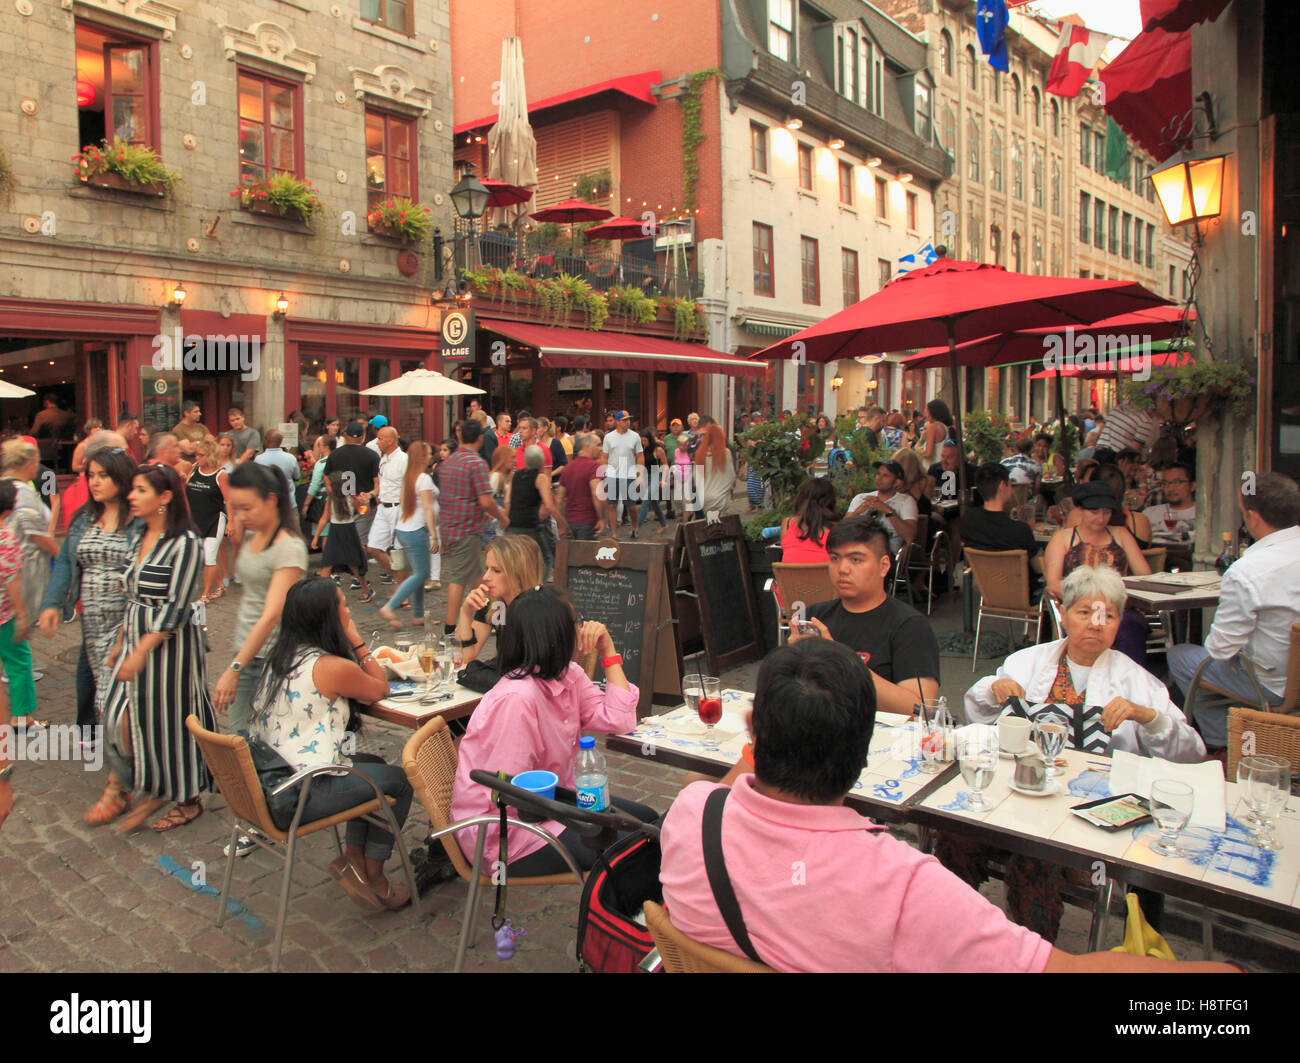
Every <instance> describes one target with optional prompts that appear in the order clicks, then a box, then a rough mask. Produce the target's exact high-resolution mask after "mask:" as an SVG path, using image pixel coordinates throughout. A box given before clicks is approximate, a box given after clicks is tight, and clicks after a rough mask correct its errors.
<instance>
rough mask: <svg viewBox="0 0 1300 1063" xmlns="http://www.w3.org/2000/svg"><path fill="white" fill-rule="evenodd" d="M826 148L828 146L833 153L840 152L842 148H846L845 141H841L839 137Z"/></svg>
mask: <svg viewBox="0 0 1300 1063" xmlns="http://www.w3.org/2000/svg"><path fill="white" fill-rule="evenodd" d="M826 146H827V147H828V148H830V149H831V151H839V150H840V148H842V147H844V141H843V140H841V139H840V138H839V137H836V138H835V139H834V140H832V141H831V142H830V143H828V144H827V145H826Z"/></svg>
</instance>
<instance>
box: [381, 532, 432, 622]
mask: <svg viewBox="0 0 1300 1063" xmlns="http://www.w3.org/2000/svg"><path fill="white" fill-rule="evenodd" d="M397 542H398V545H400V546H401V548H402V549H403V550H405V551H406V560H407V563H408V564H410V566H411V574H410V575H409V576H407V577H406V579H404V580H402V582H401V584H400V585H399V586H398V588H397V590H396V591H394V592H393V596H392V597H391V598H389V599H388V608H389V609H397V608H399V607H400V606H401V604H402V603H403V602H404V601H406V599H407V597H408V596H409V597H410V599H411V609H412V611H413V612H414V614H415V615H416V616H424V581H425V580H427V579H428V578H429V529H428V528H416V529H415V531H399V532H398V533H397Z"/></svg>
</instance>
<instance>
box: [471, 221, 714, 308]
mask: <svg viewBox="0 0 1300 1063" xmlns="http://www.w3.org/2000/svg"><path fill="white" fill-rule="evenodd" d="M478 250H479V259H480V261H481V262H482V263H483V265H484V266H493V267H496V268H497V269H514V270H517V271H518V272H520V273H523V274H524V275H525V276H529V277H536V278H544V277H555V276H558V275H559V274H561V273H566V274H568V275H570V276H573V277H582V278H583V279H584V280H586V281H587V283H589V284H590V285H591V286H592V287H593V288H595V289H597V290H598V291H608V290H609V289H610V288H613V287H614V286H615V285H622V284H633V285H636V286H637V287H640V288H643V289H644V290H645V291H646V293H647V294H648V295H652V296H661V295H669V296H674V297H676V298H689V299H698V298H699V297H700V296H702V295H703V294H704V285H703V280H702V278H701V277H700V276H699V275H698V274H697V273H693V272H692V271H691V270H689V269H688V268H685V267H684V266H683V265H682V264H681V263H677V264H674V263H673V262H672V261H671V260H670V258H669V256H668V255H667V254H666V253H664V252H660V253H658V254H657V255H653V256H648V255H645V254H641V255H638V254H634V253H627V252H618V251H615V250H613V248H609V247H603V246H602V247H597V246H595V245H588V246H583V245H582V244H581V242H579V243H577V244H576V245H574V244H571V243H570V242H569V241H567V240H559V241H556V242H554V243H551V244H542V245H537V244H536V243H532V244H530V243H529V242H528V241H523V240H516V239H515V238H513V237H512V236H510V235H509V234H507V233H499V232H487V233H481V234H479V237H478Z"/></svg>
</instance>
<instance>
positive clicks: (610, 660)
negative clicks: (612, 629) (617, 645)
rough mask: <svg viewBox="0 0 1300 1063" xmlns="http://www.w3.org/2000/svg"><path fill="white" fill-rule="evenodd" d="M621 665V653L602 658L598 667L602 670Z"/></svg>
mask: <svg viewBox="0 0 1300 1063" xmlns="http://www.w3.org/2000/svg"><path fill="white" fill-rule="evenodd" d="M622 663H623V655H622V654H621V653H613V654H610V655H609V656H608V657H602V658H601V659H600V666H601V667H602V668H610V667H612V666H613V665H616V664H622Z"/></svg>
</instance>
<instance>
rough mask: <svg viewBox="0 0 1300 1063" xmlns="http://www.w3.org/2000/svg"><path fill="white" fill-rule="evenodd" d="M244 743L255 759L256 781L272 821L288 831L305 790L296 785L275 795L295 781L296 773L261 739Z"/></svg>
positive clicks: (253, 739)
mask: <svg viewBox="0 0 1300 1063" xmlns="http://www.w3.org/2000/svg"><path fill="white" fill-rule="evenodd" d="M245 740H246V741H247V742H248V752H249V754H250V755H251V756H252V758H253V767H254V768H256V769H257V781H258V782H259V783H261V784H262V796H263V797H265V798H266V807H267V811H269V812H270V813H271V822H272V823H274V824H275V825H276V826H277V827H278V828H279V829H280V830H287V829H288V827H289V824H291V823H292V822H293V814H294V812H296V811H297V809H298V794H299V792H300V791H301V790H302V783H296V784H295V785H293V786H291V787H290V788H289V789H287V790H284V791H282V792H280V793H278V794H275V795H274V796H272V794H271V791H272V790H274V789H275V788H276V787H277V786H280V785H281V784H282V783H284V782H286V781H288V780H289V779H291V778H293V776H294V775H296V774H297V770H296V769H295V768H294V766H293V765H292V764H290V763H289V762H288V761H287V760H285V759H284V757H282V756H280V754H279V752H278V751H277V750H276V749H275V747H274V746H271V745H269V744H268V743H266V742H264V741H263V740H262V739H260V738H252V737H248V738H246V739H245Z"/></svg>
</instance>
